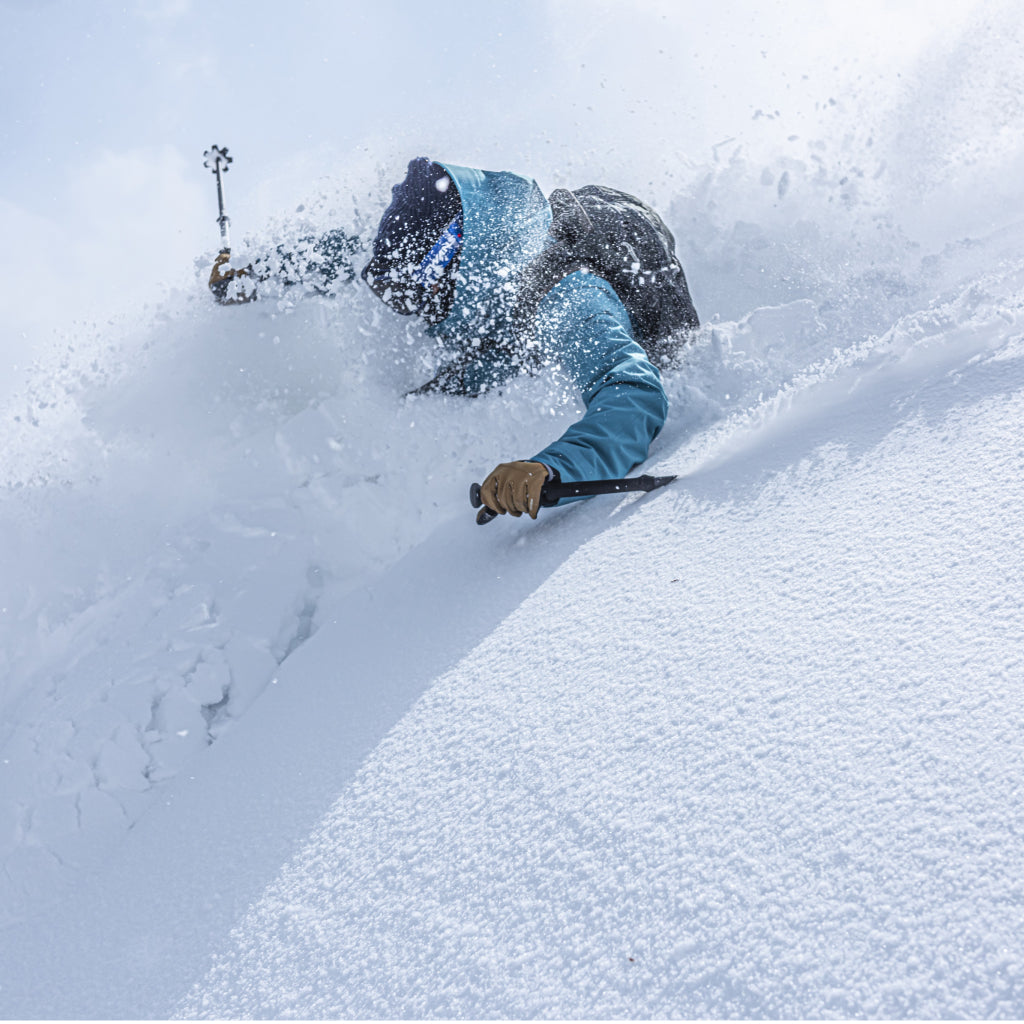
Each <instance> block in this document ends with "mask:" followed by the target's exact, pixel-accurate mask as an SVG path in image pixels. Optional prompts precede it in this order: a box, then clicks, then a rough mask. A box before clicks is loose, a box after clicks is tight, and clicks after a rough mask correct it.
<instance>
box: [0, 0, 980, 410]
mask: <svg viewBox="0 0 1024 1024" xmlns="http://www.w3.org/2000/svg"><path fill="white" fill-rule="evenodd" d="M979 2H980V3H982V4H984V3H985V2H986V0H957V2H954V3H946V4H941V5H938V6H936V5H935V4H933V3H931V2H926V0H863V2H860V3H858V4H850V3H849V2H848V0H787V2H782V0H720V2H716V3H714V4H708V3H695V2H694V3H690V2H682V0H680V2H670V0H621V2H618V0H607V2H601V0H548V2H543V0H515V2H508V3H506V2H486V3H484V2H480V0H475V2H471V3H470V2H466V3H430V2H411V0H391V2H388V0H380V2H377V3H375V4H373V5H370V4H367V3H365V2H359V3H354V2H347V0H306V2H302V0H297V2H292V3H288V4H283V3H280V2H268V0H247V2H245V3H231V2H227V0H222V2H216V3H199V2H192V0H117V2H116V3H115V2H105V0H0V142H2V149H0V151H2V154H3V156H2V160H0V232H2V236H3V239H4V244H3V247H2V251H0V275H2V280H3V288H2V290H0V331H2V335H0V338H2V340H0V344H2V345H3V351H2V354H0V394H2V393H3V392H4V391H5V390H8V388H9V386H10V384H11V381H12V380H15V379H16V378H17V377H18V374H19V373H20V372H23V370H22V367H23V364H24V361H25V360H26V359H27V358H28V355H29V353H30V352H32V351H35V350H37V349H38V348H39V346H40V345H41V344H42V343H43V341H44V340H45V338H46V337H48V336H53V334H54V329H55V328H58V327H63V326H66V325H67V324H68V323H69V322H70V321H72V320H73V319H75V318H83V317H97V316H105V315H109V314H113V313H116V312H118V311H120V310H124V309H126V308H128V307H130V306H132V305H135V304H138V303H139V302H141V301H143V300H151V301H152V300H154V299H157V298H158V297H159V296H160V295H161V294H162V293H163V288H164V286H165V285H166V284H168V283H171V284H174V283H181V282H185V281H187V280H188V279H189V276H190V275H191V274H192V273H193V259H194V258H195V257H196V256H197V255H199V254H201V253H204V252H209V251H211V250H213V249H215V247H216V244H217V226H216V224H215V222H214V219H215V217H216V203H215V193H214V186H213V181H212V178H211V176H210V175H209V174H208V172H206V171H204V170H203V168H202V152H203V150H204V149H206V148H207V147H208V146H209V145H210V144H212V143H217V144H219V145H226V146H228V147H229V148H230V150H231V152H232V154H234V156H235V158H236V160H235V164H234V166H233V167H232V170H231V173H230V174H229V175H228V177H227V179H226V185H227V191H228V212H229V214H231V217H232V222H233V232H234V234H235V236H236V238H237V237H239V236H240V234H242V233H244V231H245V230H246V229H258V228H260V227H262V226H263V225H265V224H266V222H267V220H268V219H269V218H275V217H281V216H285V215H287V213H288V212H289V210H291V209H293V208H294V205H295V203H296V201H302V198H303V197H304V196H308V195H309V194H310V192H311V191H313V190H315V188H316V187H317V185H316V183H317V182H318V181H330V182H331V183H332V187H338V186H339V179H344V178H345V177H346V176H352V177H353V179H354V180H353V188H354V189H355V190H357V191H358V190H363V191H365V189H366V188H367V187H368V186H369V185H370V183H371V181H372V180H373V179H372V175H371V173H370V172H371V171H373V170H375V169H377V168H380V169H383V172H384V173H385V175H388V174H390V175H391V178H392V179H393V180H397V178H400V177H401V175H402V172H403V170H404V165H405V162H406V161H407V160H408V159H409V158H410V157H411V156H414V155H418V154H425V155H430V156H436V157H441V158H446V159H451V160H453V161H455V162H461V163H467V164H474V165H478V166H485V167H490V168H504V167H508V168H512V169H516V170H522V171H526V172H528V173H532V174H533V175H534V176H536V177H538V179H540V180H541V183H542V185H543V186H544V187H545V188H547V189H550V188H551V187H554V186H555V185H559V184H563V183H567V184H582V183H585V182H587V181H591V180H602V181H604V182H606V183H608V184H616V185H619V186H620V187H623V188H627V189H629V190H633V191H640V192H641V193H643V192H644V191H645V189H646V188H647V187H648V183H663V182H664V181H665V180H666V179H670V178H671V176H672V174H673V172H674V170H675V169H678V168H679V167H680V165H681V164H684V163H685V162H687V161H690V162H693V163H700V162H703V161H705V160H707V159H709V157H710V152H711V147H713V146H714V145H715V144H716V143H718V142H721V141H722V140H724V139H727V138H738V139H740V140H742V141H744V142H746V143H748V144H749V145H751V146H754V145H757V144H759V141H760V142H763V141H764V140H765V139H766V138H768V137H770V136H771V133H772V131H773V130H777V132H782V133H785V132H793V131H797V130H810V129H809V128H808V126H809V125H811V124H813V122H814V120H815V118H820V116H821V110H822V109H823V107H827V105H828V103H829V100H830V99H832V98H834V97H835V96H837V95H838V96H839V98H840V99H841V100H843V101H844V102H850V101H851V100H852V98H853V97H852V94H853V93H858V94H859V102H861V103H862V104H865V103H867V102H869V99H870V96H871V95H872V91H873V90H876V89H881V88H885V87H886V86H887V84H888V85H891V84H892V83H893V82H895V81H896V80H897V79H898V78H899V76H900V74H901V72H903V71H905V70H906V69H908V68H910V67H912V66H913V64H914V61H915V60H916V59H917V58H918V56H919V55H920V54H921V53H922V52H923V51H924V50H925V49H926V48H927V47H928V46H930V45H933V42H934V40H935V39H936V38H938V37H939V36H941V34H942V33H943V32H944V31H952V27H955V26H956V25H957V24H959V23H961V22H962V21H963V20H964V19H965V18H966V17H967V16H968V14H969V13H970V12H971V10H972V9H973V8H976V7H977V6H978V4H979ZM759 112H760V113H759ZM776 112H778V117H776ZM356 179H358V180H356ZM650 188H651V189H654V188H655V185H654V184H652V185H651V186H650Z"/></svg>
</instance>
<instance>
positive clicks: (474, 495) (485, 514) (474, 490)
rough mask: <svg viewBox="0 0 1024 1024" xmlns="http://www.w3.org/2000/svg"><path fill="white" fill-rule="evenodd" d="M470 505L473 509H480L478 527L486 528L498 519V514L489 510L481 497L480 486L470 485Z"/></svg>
mask: <svg viewBox="0 0 1024 1024" xmlns="http://www.w3.org/2000/svg"><path fill="white" fill-rule="evenodd" d="M469 503H470V505H472V506H473V508H478V509H480V511H479V512H477V514H476V524H477V526H486V525H487V524H488V523H489V522H490V521H491V520H492V519H497V518H498V513H497V512H495V511H493V510H492V509H489V508H488V507H487V506H486V505H485V504H484V503H483V500H482V499H481V497H480V485H479V484H470V485H469Z"/></svg>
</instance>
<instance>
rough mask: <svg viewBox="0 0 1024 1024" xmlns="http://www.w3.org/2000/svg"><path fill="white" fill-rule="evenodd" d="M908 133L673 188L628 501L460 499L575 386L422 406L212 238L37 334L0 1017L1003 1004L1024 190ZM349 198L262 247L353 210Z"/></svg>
mask: <svg viewBox="0 0 1024 1024" xmlns="http://www.w3.org/2000/svg"><path fill="white" fill-rule="evenodd" d="M965 45H966V44H965ZM1001 52H1002V51H1001ZM971 53H973V54H975V56H976V51H973V50H972V51H971ZM968 55H970V54H968ZM962 56H963V53H959V57H962ZM956 59H958V53H956V52H954V54H953V55H952V56H951V57H950V58H949V64H943V65H942V68H946V67H955V62H956ZM1006 66H1007V65H1003V67H1004V71H1005V68H1006ZM940 71H941V68H940ZM940 71H936V72H935V73H934V77H933V79H932V80H930V81H928V80H926V82H925V84H926V85H927V86H928V89H929V90H930V91H929V92H927V95H928V96H930V97H932V98H934V97H935V96H937V95H940V94H942V93H941V90H942V89H945V88H951V89H956V88H959V84H958V83H961V76H959V75H956V74H953V73H952V72H949V73H945V72H942V73H940ZM1016 76H1017V77H1016V78H1015V79H1014V78H1012V76H1011V77H1010V78H1009V79H1006V78H1003V79H1000V80H999V85H1000V88H1003V87H1004V86H1005V83H1006V81H1008V80H1009V81H1015V82H1017V83H1018V84H1020V77H1021V76H1020V73H1019V71H1018V72H1016ZM987 81H989V80H988V79H985V78H984V76H983V77H982V79H981V80H980V84H977V86H976V87H977V89H978V90H979V93H978V95H976V96H974V97H973V98H970V97H968V99H967V100H963V103H964V104H966V106H964V107H963V108H962V109H960V108H958V107H957V106H956V105H955V104H954V105H953V106H952V107H951V108H950V114H949V116H950V117H952V118H954V120H956V119H958V118H959V119H960V120H962V119H963V118H965V117H967V116H968V115H969V114H970V113H971V111H974V110H977V109H978V105H979V104H981V103H982V100H983V99H984V97H985V96H991V92H989V93H986V92H985V88H986V85H985V83H986V82H987ZM989 85H990V86H991V82H989ZM991 87H992V88H995V87H994V86H991ZM979 97H980V98H979ZM999 109H1001V110H1002V111H1003V115H1002V120H999V118H994V120H993V121H992V124H991V131H990V134H989V136H988V141H989V143H991V145H990V147H989V150H988V152H989V153H990V154H992V161H993V162H994V164H995V165H996V169H997V170H1004V171H1005V170H1007V169H1008V168H1013V167H1018V168H1019V166H1020V160H1021V157H1020V152H1021V151H1020V149H1019V132H1018V133H1017V135H1016V136H1015V138H1017V139H1018V143H1017V144H1016V146H1017V148H1014V146H1011V145H1009V144H1008V143H1007V142H1006V135H1007V132H1008V131H1009V130H1010V129H1013V130H1016V128H1019V127H1020V116H1019V105H1018V106H1017V107H1013V106H1012V105H1010V104H1004V105H1003V106H1002V107H1001V108H999ZM916 111H918V108H917V107H912V108H911V113H914V112H916ZM897 116H904V121H903V122H902V123H904V124H907V125H913V124H914V123H915V119H914V118H913V117H911V116H909V115H906V112H903V115H900V111H898V110H897V111H896V112H894V114H893V117H894V118H895V117H897ZM993 116H994V115H993ZM917 120H918V121H919V122H920V124H919V134H918V135H912V137H911V139H910V142H908V141H907V139H905V138H904V139H902V140H901V141H900V145H901V146H902V147H904V148H903V150H902V152H903V153H904V157H903V159H902V161H901V160H900V159H899V153H896V152H889V153H882V152H880V150H881V149H882V145H881V143H879V144H878V145H876V144H874V142H871V143H869V142H868V141H866V140H864V139H858V140H854V141H850V139H849V138H846V139H845V140H844V142H843V143H842V144H841V145H837V146H835V147H832V148H831V149H830V147H829V146H828V145H826V142H825V141H817V142H812V143H808V144H807V147H806V152H805V154H804V155H803V156H802V157H801V158H797V157H796V156H794V155H793V151H792V150H788V151H787V152H786V153H785V154H784V155H781V154H780V155H779V156H778V157H777V158H776V159H774V160H767V161H754V160H752V159H750V158H749V157H747V156H746V155H745V154H744V153H743V151H742V149H741V148H739V147H737V148H736V149H735V150H733V151H732V152H731V153H726V152H722V153H717V152H716V157H715V160H714V161H713V162H711V163H709V164H707V165H706V166H696V167H694V168H693V169H692V174H691V176H690V179H689V181H688V182H687V183H685V184H680V185H679V187H678V190H677V193H676V195H675V196H674V197H672V200H671V202H669V203H667V204H666V205H665V207H664V208H665V211H666V219H667V220H668V222H669V225H670V227H671V228H672V229H673V231H674V232H675V234H676V236H677V238H678V239H679V248H680V255H681V257H682V260H683V263H684V265H685V267H686V269H687V274H688V278H689V280H690V284H691V287H692V288H693V291H694V296H695V300H696V302H697V306H698V309H699V310H701V312H702V313H704V314H705V317H706V319H707V323H706V324H705V326H704V327H702V328H701V330H700V331H699V332H698V333H697V334H696V336H695V337H694V338H693V339H692V341H691V342H690V343H689V344H688V345H687V346H686V347H685V349H684V350H683V352H682V353H681V356H680V360H679V364H678V365H677V366H676V367H674V368H673V369H671V370H670V371H668V372H667V373H666V375H665V382H666V387H667V390H668V392H669V395H670V399H671V401H672V412H671V414H670V419H669V422H668V424H667V425H666V428H665V430H664V432H663V433H662V435H661V436H660V437H659V438H658V440H657V441H656V443H655V446H654V448H653V449H652V453H651V459H650V460H649V462H648V463H647V464H645V467H644V468H645V471H647V472H653V473H677V474H679V475H680V479H679V480H678V481H677V482H676V483H675V484H673V485H671V486H670V487H668V488H665V489H663V490H661V491H658V492H655V493H653V494H650V495H633V496H628V497H623V498H614V497H608V498H599V499H594V500H592V501H589V502H584V503H578V504H575V505H573V506H570V507H566V508H563V509H555V510H545V511H544V512H543V514H542V516H541V518H540V519H539V520H538V521H537V522H536V523H532V522H529V521H525V522H524V521H522V520H519V521H508V520H507V519H501V520H499V521H497V522H495V523H493V524H491V525H490V526H488V527H487V528H486V529H480V528H478V527H476V526H475V524H474V522H473V513H472V511H471V509H470V508H469V506H468V501H467V490H468V484H469V482H470V481H471V480H472V479H480V478H481V477H482V475H483V474H485V473H486V472H487V471H488V469H490V468H491V467H492V465H493V463H494V462H495V461H498V460H500V459H502V458H506V457H509V456H511V455H517V454H521V453H523V452H525V451H533V450H537V449H538V448H540V447H542V446H543V445H544V444H545V443H546V442H547V441H550V440H551V439H552V438H553V437H555V436H557V434H558V433H560V432H561V430H562V429H564V427H565V426H567V425H568V424H569V423H571V422H572V421H573V420H574V419H575V418H576V416H577V415H578V413H579V407H578V405H577V402H576V399H575V398H574V396H572V395H571V394H570V393H568V392H567V390H566V386H565V383H564V381H561V380H559V379H557V377H552V376H546V377H538V378H534V379H522V380H519V381H516V382H514V383H513V384H511V385H509V386H508V387H505V388H503V389H502V390H501V391H500V392H494V393H491V394H488V395H486V396H484V397H482V398H479V399H476V400H472V401H470V400H461V399H453V398H446V397H442V396H430V397H424V398H404V397H402V396H403V395H404V393H405V392H406V391H407V390H408V389H409V388H411V387H414V386H415V385H417V384H419V383H422V381H424V380H426V379H428V378H429V376H430V375H431V372H432V370H433V368H434V367H435V366H436V363H437V360H438V358H440V354H439V353H438V352H437V351H436V350H435V349H434V348H433V347H432V346H433V343H432V342H431V341H430V340H429V339H427V338H426V337H425V336H424V335H423V334H421V333H420V332H419V331H418V330H417V329H416V327H415V326H414V325H409V324H407V323H404V322H396V321H397V318H394V317H391V316H390V315H389V314H388V312H387V311H386V310H384V309H383V308H382V307H380V306H379V304H377V303H376V302H375V300H374V299H373V298H372V296H370V295H369V294H368V293H367V292H366V290H365V289H362V288H361V287H357V286H355V285H340V286H339V287H338V290H337V293H336V294H334V295H332V296H327V297H324V296H317V295H301V294H299V293H298V291H297V290H296V289H291V290H282V291H280V292H277V293H274V294H265V295H264V297H263V299H262V300H261V301H260V302H258V303H254V304H252V305H249V306H244V307H237V308H228V309H221V308H214V307H212V304H211V303H210V301H209V299H208V296H207V295H206V294H205V288H204V285H203V282H202V280H201V277H202V275H203V274H205V271H206V269H207V268H208V266H209V262H210V258H211V257H212V254H208V255H207V256H206V257H204V259H203V260H200V261H199V262H200V265H201V266H200V272H199V277H197V282H196V285H195V288H194V289H193V290H192V291H190V292H186V293H182V294H178V295H175V296H173V297H172V298H171V299H169V300H168V302H167V303H166V304H165V305H164V307H162V308H161V309H160V310H159V311H157V313H156V314H155V315H152V314H150V315H149V316H148V318H147V319H145V320H143V321H141V322H133V323H123V324H121V326H120V327H116V328H111V327H109V326H108V325H104V326H102V327H100V326H94V327H92V328H89V327H83V328H82V331H81V333H80V335H79V336H77V337H75V338H73V339H70V340H69V342H68V345H67V348H66V351H65V352H64V353H63V354H62V356H61V359H60V361H59V362H58V363H57V364H40V366H38V367H37V369H36V370H35V371H34V373H33V374H32V375H31V376H30V379H29V381H28V383H27V385H26V387H25V389H24V391H23V393H22V394H21V395H20V396H19V398H18V400H17V402H16V403H15V404H14V405H12V406H11V407H10V408H9V409H7V410H6V411H5V412H4V423H5V433H4V438H3V442H2V444H3V450H2V466H3V474H4V479H3V481H2V483H3V487H2V489H0V545H2V548H0V556H2V559H3V566H4V569H3V573H2V576H0V640H2V644H0V671H2V679H3V683H2V687H3V688H2V690H0V707H2V711H3V716H2V720H0V721H2V724H0V859H2V871H0V925H2V932H0V1011H2V1014H3V1016H8V1017H18V1016H27V1017H36V1016H41V1017H91V1016H99V1017H147V1016H157V1017H162V1016H167V1015H177V1016H182V1017H204V1018H207V1017H208V1018H223V1017H279V1018H290V1017H304V1018H329V1017H390V1018H396V1017H399V1018H400V1017H425V1018H429V1017H473V1018H491V1017H520V1018H523V1017H568V1018H574V1017H652V1016H653V1017H711V1018H720V1017H729V1016H741V1017H789V1018H792V1017H812V1018H814V1017H826V1018H831V1017H933V1018H938V1017H947V1018H948V1017H960V1016H963V1017H975V1018H977V1017H988V1018H1015V1017H1021V1016H1022V1015H1024V945H1022V936H1024V883H1022V881H1021V879H1022V878H1024V843H1022V836H1024V789H1022V785H1024V784H1022V781H1021V780H1022V778H1024V729H1022V721H1024V695H1022V691H1021V686H1020V684H1021V681H1022V679H1024V556H1022V553H1021V552H1022V544H1021V525H1020V523H1021V519H1020V509H1021V508H1022V507H1024V442H1022V440H1021V431H1020V424H1021V423H1022V422H1024V221H1021V220H1020V219H1019V217H1018V213H1019V210H1020V209H1021V207H1020V205H1019V199H1020V198H1021V195H1020V192H1019V181H1020V180H1021V179H1020V178H1019V176H1018V177H1017V179H1016V181H1017V186H1018V191H1017V192H1016V193H1014V197H1015V199H1016V200H1017V201H1018V202H1017V204H1016V205H1014V204H1012V203H1011V204H1007V202H1006V194H1007V193H1006V189H1007V188H1009V186H1007V185H1006V184H1005V180H1006V179H1005V178H1002V177H1001V178H999V179H998V181H999V183H998V184H995V182H996V178H995V177H994V174H995V172H994V171H993V169H992V167H991V166H988V165H985V164H984V163H979V162H977V161H974V160H972V159H969V158H968V157H969V156H970V154H966V153H965V152H961V153H960V154H959V156H958V157H956V159H958V160H960V164H959V165H958V166H959V167H960V169H961V172H962V178H961V179H958V180H956V181H951V180H950V177H949V175H948V171H949V166H950V164H949V163H948V162H947V161H951V160H953V159H954V157H955V154H953V155H951V152H952V151H951V149H950V148H949V147H947V148H946V149H941V147H938V146H936V147H935V148H934V150H933V151H929V150H928V149H927V146H926V145H925V142H926V141H927V140H930V139H931V138H932V134H933V133H934V132H935V131H936V130H937V129H936V128H935V125H934V124H933V123H932V122H931V121H929V120H928V119H927V118H918V119H917ZM956 123H960V121H959V120H958V121H956ZM907 130H908V131H910V129H909V128H908V129H907ZM914 139H917V140H919V141H920V142H921V145H920V146H916V147H915V145H913V144H912V143H913V141H914ZM982 141H983V142H984V141H985V140H984V139H983V140H982ZM833 150H835V151H834V152H833ZM908 152H914V154H915V155H919V156H920V158H921V161H920V163H918V162H915V161H912V160H909V159H908V158H907V157H906V153H908ZM929 174H930V176H929ZM986 176H989V177H986ZM986 182H990V183H992V188H991V189H990V190H989V193H988V205H986V199H985V196H984V194H983V193H984V188H983V187H982V186H984V185H985V184H986ZM958 190H959V191H958ZM961 196H962V197H967V198H965V201H964V202H963V203H960V204H957V203H956V202H954V200H956V199H957V198H958V197H961ZM346 198H347V196H344V195H343V196H342V198H341V199H340V200H339V203H338V204H337V205H336V206H334V207H331V206H327V207H324V208H322V209H320V210H319V212H318V213H317V215H316V217H313V218H312V220H310V221H308V222H305V221H304V222H303V223H295V224H292V225H291V226H290V227H289V228H288V229H287V230H288V231H290V232H292V234H291V235H290V236H289V235H288V234H287V232H286V231H284V230H283V229H281V228H280V227H277V228H274V229H273V230H270V229H268V232H267V234H266V236H265V237H253V238H252V239H249V240H248V241H247V243H246V244H248V245H249V247H250V251H251V252H252V253H257V252H259V251H261V250H262V251H269V250H272V249H273V248H274V247H275V246H277V245H278V244H288V243H289V241H294V240H295V239H298V238H301V237H304V236H305V235H306V234H308V233H309V231H310V230H316V229H318V228H323V227H328V226H329V227H334V226H337V225H338V223H339V222H340V223H342V224H343V226H345V227H346V228H348V229H350V230H352V231H354V232H357V233H362V234H363V236H364V237H365V232H366V230H367V225H368V224H370V223H372V222H373V220H374V219H375V216H376V214H378V213H379V209H375V210H371V211H370V212H369V213H368V214H367V216H366V217H365V218H363V219H361V218H359V217H356V218H355V219H354V220H353V219H352V218H351V215H350V214H349V215H347V216H348V217H349V219H348V220H345V219H344V216H345V215H343V214H342V213H340V212H339V211H340V210H341V209H342V208H344V206H345V202H344V200H345V199H346ZM379 200H380V202H379V205H380V206H381V207H382V206H383V203H384V202H385V201H386V194H385V193H384V192H382V193H381V195H380V197H379ZM925 210H930V211H931V213H930V214H929V213H927V212H922V211H925ZM1008 214H1009V215H1008ZM904 215H905V216H904ZM318 218H319V219H318ZM240 252H241V253H242V258H244V251H242V250H240Z"/></svg>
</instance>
